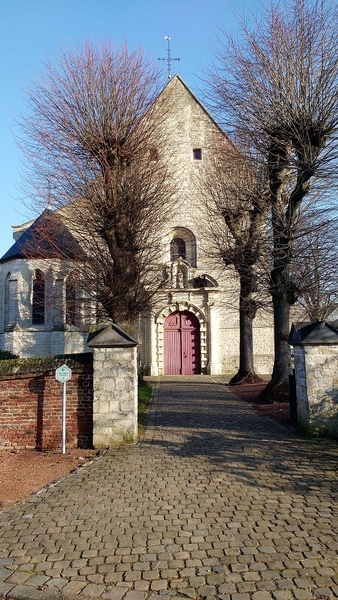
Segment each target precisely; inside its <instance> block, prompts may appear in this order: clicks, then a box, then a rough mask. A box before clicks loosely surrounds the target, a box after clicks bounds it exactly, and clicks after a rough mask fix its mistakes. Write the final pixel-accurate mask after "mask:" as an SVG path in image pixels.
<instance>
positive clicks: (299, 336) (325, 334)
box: [288, 321, 338, 346]
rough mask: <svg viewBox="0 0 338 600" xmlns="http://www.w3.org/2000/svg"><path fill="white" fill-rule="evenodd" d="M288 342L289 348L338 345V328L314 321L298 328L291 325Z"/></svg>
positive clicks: (324, 322) (330, 324)
mask: <svg viewBox="0 0 338 600" xmlns="http://www.w3.org/2000/svg"><path fill="white" fill-rule="evenodd" d="M288 341H289V344H290V345H291V346H326V345H331V344H338V328H337V327H335V326H334V325H333V324H332V323H328V322H327V321H316V322H315V323H310V324H309V325H306V326H305V327H300V328H297V326H296V325H295V324H294V323H293V324H292V327H291V332H290V336H289V340H288Z"/></svg>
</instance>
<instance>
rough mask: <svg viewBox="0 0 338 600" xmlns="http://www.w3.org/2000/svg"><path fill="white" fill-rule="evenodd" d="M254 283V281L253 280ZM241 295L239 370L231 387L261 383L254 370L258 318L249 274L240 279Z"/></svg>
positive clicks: (231, 382) (231, 381)
mask: <svg viewBox="0 0 338 600" xmlns="http://www.w3.org/2000/svg"><path fill="white" fill-rule="evenodd" d="M251 281H252V280H251ZM240 282H241V293H240V300H239V340H240V341H239V369H238V372H237V373H236V375H234V377H233V378H232V379H231V380H230V381H229V385H240V384H244V383H257V382H258V381H261V380H260V378H259V377H258V375H256V373H255V370H254V361H253V357H254V352H253V320H254V318H255V316H256V304H255V301H254V300H253V299H252V291H251V289H250V290H249V289H248V288H249V287H251V286H249V285H248V283H249V281H248V274H247V273H246V274H245V276H241V277H240Z"/></svg>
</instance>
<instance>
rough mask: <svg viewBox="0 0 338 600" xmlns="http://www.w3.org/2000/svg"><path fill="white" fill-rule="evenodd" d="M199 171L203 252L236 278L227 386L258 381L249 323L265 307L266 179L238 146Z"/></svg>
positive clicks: (262, 170)
mask: <svg viewBox="0 0 338 600" xmlns="http://www.w3.org/2000/svg"><path fill="white" fill-rule="evenodd" d="M213 154H214V160H213V161H210V164H209V165H208V169H207V171H206V172H205V173H204V177H203V181H202V182H201V185H202V186H203V197H204V198H205V200H206V206H207V211H208V213H209V216H210V218H209V228H208V248H207V249H206V251H207V252H208V253H209V254H211V255H212V256H213V257H214V258H217V259H221V260H222V261H223V263H224V265H225V266H226V267H230V268H233V269H234V270H235V272H236V273H237V275H238V279H239V288H240V289H239V328H240V335H239V369H238V372H237V373H236V375H235V376H234V377H233V378H232V379H231V380H230V385H236V384H241V383H255V382H257V381H259V380H260V378H259V377H258V376H257V375H256V373H255V369H254V348H253V322H254V319H255V317H256V313H257V310H258V309H259V308H260V307H262V306H264V305H266V303H267V298H266V293H265V294H264V286H263V281H262V280H263V279H264V275H265V272H264V271H263V262H264V261H263V262H262V258H263V256H264V255H265V254H266V252H267V235H266V234H267V230H266V228H267V213H268V203H267V194H268V186H267V178H266V169H265V167H264V164H262V162H261V161H260V160H259V158H258V157H257V156H256V157H253V156H252V155H249V154H248V153H247V152H246V151H245V150H242V151H240V150H239V147H238V146H237V147H234V146H232V145H230V144H227V145H226V146H225V147H224V148H219V147H218V148H217V149H216V150H215V152H214V153H213Z"/></svg>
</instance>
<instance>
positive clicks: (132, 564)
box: [0, 375, 338, 600]
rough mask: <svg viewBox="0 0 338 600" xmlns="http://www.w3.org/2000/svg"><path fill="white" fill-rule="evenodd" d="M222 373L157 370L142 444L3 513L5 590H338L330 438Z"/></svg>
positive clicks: (304, 594)
mask: <svg viewBox="0 0 338 600" xmlns="http://www.w3.org/2000/svg"><path fill="white" fill-rule="evenodd" d="M157 381H158V380H157ZM225 381H226V379H225V378H224V377H221V376H220V377H218V376H217V377H216V376H212V377H210V376H202V375H201V376H199V377H198V378H196V377H183V378H180V379H177V380H176V379H175V378H166V377H163V378H161V382H160V384H159V390H158V391H157V392H156V395H154V400H153V404H152V407H151V411H150V417H149V418H150V420H149V423H150V424H149V426H148V428H147V430H146V432H145V434H144V437H143V438H142V440H141V442H140V443H139V444H135V445H133V446H124V447H121V448H111V449H109V450H108V451H107V452H106V453H105V454H104V455H102V456H101V457H100V458H99V459H98V460H96V461H93V462H92V463H91V464H90V465H87V466H84V467H83V468H82V469H81V470H80V471H79V472H78V473H75V474H73V475H72V476H71V477H66V478H64V479H63V480H62V481H61V482H60V483H59V484H58V485H57V486H55V487H53V488H49V489H48V490H46V491H44V493H43V494H41V495H39V496H35V497H33V498H31V499H30V500H29V501H28V502H27V503H26V504H23V505H21V506H19V507H13V508H12V509H9V510H7V511H6V513H1V514H0V523H1V524H0V597H1V594H2V595H3V596H5V595H6V594H7V595H8V594H9V592H10V594H11V596H10V597H11V598H12V597H13V600H17V599H16V598H15V594H16V595H17V594H19V593H20V594H21V593H22V592H23V590H24V591H25V593H26V592H27V590H28V592H29V594H30V598H32V599H33V597H34V596H33V595H34V594H35V595H38V596H39V597H40V598H43V596H41V594H42V593H43V592H42V591H41V590H38V589H37V583H38V582H42V581H44V582H46V585H50V590H49V591H51V589H53V590H54V593H55V594H59V597H60V593H61V592H62V595H63V596H64V598H65V600H68V598H69V599H70V598H72V595H73V596H74V597H77V598H78V599H79V600H82V599H84V600H85V599H86V598H90V597H92V598H103V599H105V600H110V599H111V600H155V599H157V600H159V599H161V598H163V599H164V598H168V600H173V598H175V597H177V598H180V600H182V598H183V597H185V598H192V599H193V598H194V597H195V595H201V596H203V598H206V599H207V600H209V599H210V600H211V599H212V598H214V597H215V595H217V597H218V598H219V599H220V600H249V599H250V600H268V599H270V598H271V599H272V600H291V599H292V598H295V599H296V600H316V599H317V598H318V600H320V599H322V600H325V598H330V597H333V596H335V597H338V558H337V556H338V542H337V525H338V516H337V509H336V504H335V496H334V493H335V486H336V485H337V481H338V447H337V444H336V443H335V442H333V441H330V440H320V439H318V440H307V439H306V438H304V437H302V436H298V434H297V433H296V432H292V431H290V430H287V429H286V428H281V427H279V426H278V425H276V424H275V423H274V422H273V421H271V420H268V419H265V418H263V417H261V416H259V415H257V414H255V412H254V411H253V409H252V407H251V406H250V405H249V404H247V403H245V402H242V401H240V400H238V399H237V398H236V397H235V396H233V395H232V394H231V393H230V392H231V389H230V390H229V389H228V388H227V387H226V386H225V385H224V383H225ZM155 396H156V398H155ZM168 407H170V410H168ZM313 482H315V484H314V483H313ZM38 578H42V579H38ZM41 585H43V584H41ZM28 592H27V593H28ZM38 596H36V597H38ZM17 598H19V596H17ZM34 600H35V598H34ZM43 600H45V599H44V598H43ZM46 600H47V590H46Z"/></svg>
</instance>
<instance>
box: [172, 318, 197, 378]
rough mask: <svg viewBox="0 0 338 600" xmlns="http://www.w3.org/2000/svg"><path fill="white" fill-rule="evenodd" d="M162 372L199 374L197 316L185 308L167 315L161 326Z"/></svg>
mask: <svg viewBox="0 0 338 600" xmlns="http://www.w3.org/2000/svg"><path fill="white" fill-rule="evenodd" d="M163 350H164V374H165V375H199V374H200V372H201V336H200V324H199V321H198V319H197V317H196V316H195V315H194V314H193V313H191V312H189V311H187V310H185V311H176V312H174V313H172V314H171V315H169V316H168V317H167V318H166V320H165V322H164V326H163Z"/></svg>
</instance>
